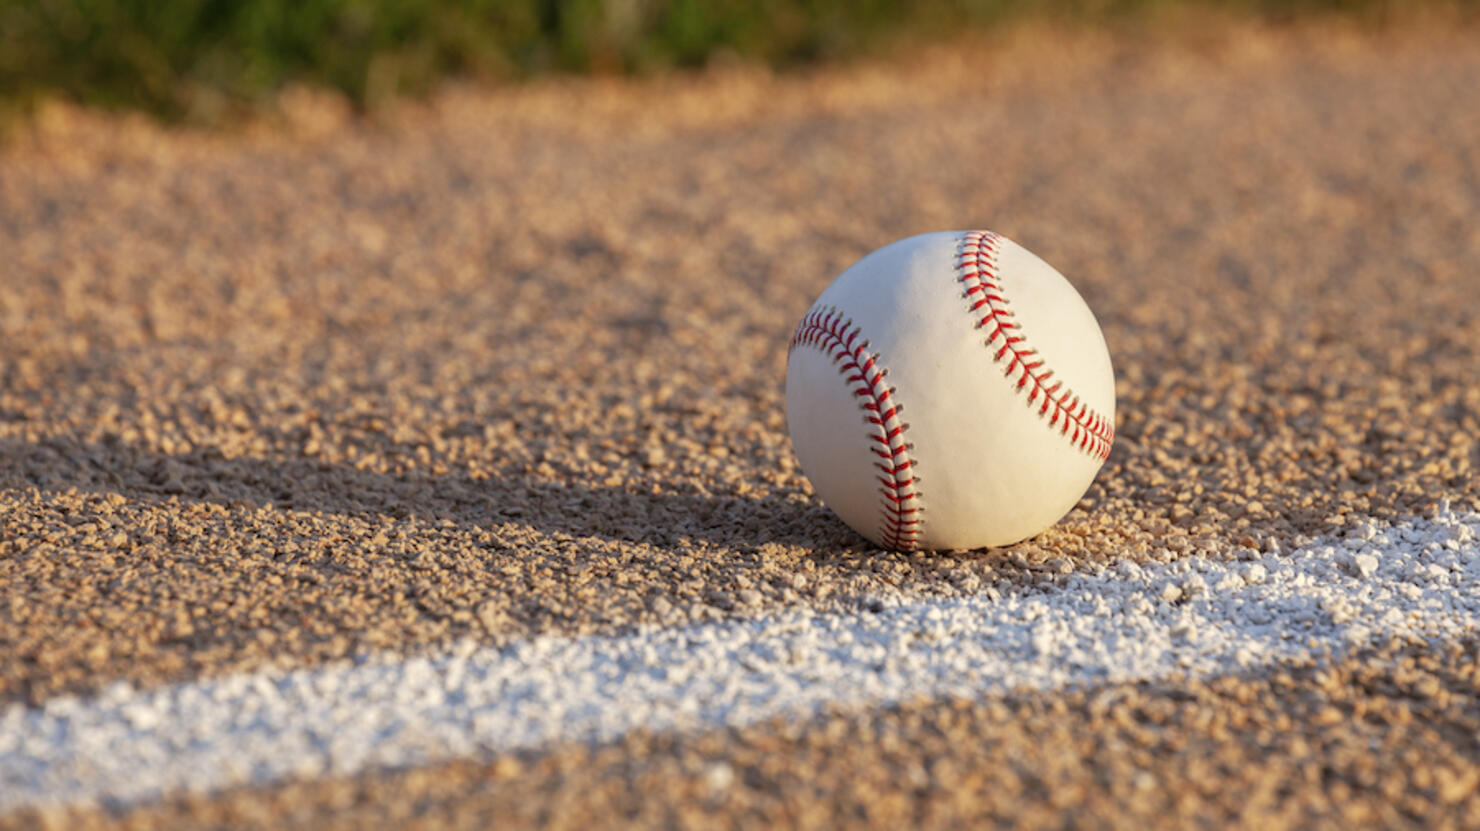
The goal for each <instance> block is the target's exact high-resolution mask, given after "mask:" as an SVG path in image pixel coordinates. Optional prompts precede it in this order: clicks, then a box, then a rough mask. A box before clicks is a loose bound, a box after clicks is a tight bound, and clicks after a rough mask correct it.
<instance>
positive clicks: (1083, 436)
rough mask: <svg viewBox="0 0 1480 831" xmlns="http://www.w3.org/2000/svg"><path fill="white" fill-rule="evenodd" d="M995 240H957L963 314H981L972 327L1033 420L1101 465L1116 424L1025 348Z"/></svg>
mask: <svg viewBox="0 0 1480 831" xmlns="http://www.w3.org/2000/svg"><path fill="white" fill-rule="evenodd" d="M1000 239H1001V237H1000V236H999V235H997V234H994V233H992V232H991V231H969V232H967V233H966V235H965V236H963V237H962V238H961V242H960V244H959V245H958V247H957V251H956V269H957V271H958V272H959V273H960V276H959V280H960V282H961V284H962V285H963V286H964V287H965V294H964V295H963V296H964V297H965V298H966V299H967V300H968V301H970V304H969V306H968V311H970V312H971V313H972V314H973V315H983V316H982V317H980V318H979V319H978V320H977V322H976V327H977V328H978V329H986V330H987V339H986V341H985V343H986V345H987V347H988V348H989V349H991V350H992V360H993V361H994V362H995V363H999V364H1000V363H1003V362H1004V361H1005V362H1006V368H1005V370H1004V374H1005V375H1006V377H1007V379H1008V381H1009V382H1015V384H1016V386H1015V389H1014V392H1024V391H1026V392H1027V394H1028V401H1027V403H1028V406H1029V407H1030V408H1031V407H1033V406H1034V405H1035V404H1036V405H1037V407H1038V416H1039V417H1040V418H1046V419H1047V420H1048V426H1049V427H1050V428H1051V429H1057V430H1058V432H1059V435H1062V436H1065V437H1067V438H1068V439H1069V441H1070V443H1072V444H1073V445H1074V446H1075V447H1077V448H1078V449H1080V450H1082V451H1083V452H1085V453H1087V454H1089V455H1090V456H1093V457H1094V458H1096V459H1099V460H1100V461H1102V462H1103V461H1105V460H1106V459H1108V458H1109V457H1110V446H1111V445H1112V444H1113V443H1114V441H1115V425H1114V424H1112V423H1110V420H1109V419H1107V418H1105V417H1104V416H1103V415H1101V414H1100V413H1098V412H1096V411H1095V410H1094V408H1092V407H1090V406H1089V405H1088V404H1086V403H1085V402H1084V401H1083V400H1081V399H1080V397H1079V395H1078V394H1077V393H1075V392H1074V391H1073V390H1072V389H1070V388H1069V386H1068V385H1067V384H1065V383H1064V382H1063V380H1062V379H1055V378H1054V377H1053V376H1054V371H1053V370H1052V369H1050V368H1048V367H1047V366H1046V365H1045V363H1044V359H1043V358H1042V357H1041V356H1039V354H1038V350H1036V349H1034V348H1032V347H1031V346H1029V345H1028V340H1027V336H1026V335H1025V334H1024V333H1023V330H1022V326H1021V324H1019V323H1018V322H1017V320H1016V319H1015V315H1014V314H1013V312H1012V310H1011V309H1010V308H1009V307H1010V306H1011V305H1012V303H1011V301H1010V300H1009V299H1008V297H1007V291H1006V290H1005V289H1004V288H1003V285H1002V284H1003V280H1002V275H1001V273H1000V272H999V271H998V270H997V243H998V241H999V240H1000ZM1040 402H1041V403H1040Z"/></svg>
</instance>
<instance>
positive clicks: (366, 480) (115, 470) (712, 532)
mask: <svg viewBox="0 0 1480 831" xmlns="http://www.w3.org/2000/svg"><path fill="white" fill-rule="evenodd" d="M0 458H4V459H8V460H10V463H9V464H8V465H7V467H8V470H0V486H5V485H6V484H12V485H22V486H23V485H31V486H34V487H37V488H40V489H41V490H44V491H54V492H55V491H66V490H68V489H71V488H76V489H78V490H81V491H88V492H94V493H117V494H120V495H122V496H124V497H125V498H127V499H130V500H137V501H142V502H149V503H165V502H168V501H169V500H171V499H177V500H178V501H180V502H182V503H187V504H188V503H191V502H208V503H215V504H219V505H224V506H228V507H240V506H250V507H262V506H266V505H272V506H274V507H276V508H279V509H283V510H289V511H321V512H324V513H327V514H338V515H346V516H359V517H365V518H372V519H373V518H384V517H389V518H394V519H406V518H408V517H412V516H415V517H417V518H419V519H421V520H423V521H425V520H436V521H443V520H450V521H452V522H454V523H456V524H457V525H459V526H464V527H468V528H478V529H487V528H492V527H495V526H502V525H506V524H515V525H521V526H525V527H527V528H529V529H531V530H534V531H537V532H540V533H544V534H562V535H568V536H570V537H576V538H580V537H594V538H600V539H604V540H614V541H622V542H632V543H649V544H652V545H656V546H672V545H676V544H680V543H682V542H684V541H686V540H687V541H704V542H708V543H712V544H714V545H719V546H727V547H743V548H752V549H753V548H754V547H756V546H760V545H763V544H767V543H777V544H782V545H793V546H801V547H805V548H809V549H814V550H817V552H818V554H820V555H823V556H824V557H826V558H828V559H832V557H830V556H828V555H829V554H833V555H836V554H842V553H844V552H843V551H842V550H841V549H851V550H857V549H860V548H865V547H867V543H866V542H865V541H863V540H862V538H860V537H858V536H856V535H854V534H853V533H852V532H851V531H849V530H848V529H847V528H846V527H845V526H843V525H842V523H841V522H839V521H838V520H837V519H836V518H835V517H834V516H833V515H832V514H831V513H830V512H829V511H828V510H827V509H826V508H824V507H823V506H822V505H821V504H819V503H818V502H817V501H816V500H815V499H809V498H807V497H805V496H803V495H801V494H780V493H769V494H761V495H756V496H750V495H744V496H742V495H739V494H733V493H728V494H727V493H705V492H700V491H699V490H698V489H696V488H694V487H693V486H688V487H687V488H684V486H682V485H680V486H678V487H677V488H675V489H673V490H669V491H666V492H662V493H645V492H641V491H640V490H638V489H637V488H623V487H607V486H602V485H595V484H590V483H585V482H579V481H571V482H565V483H551V482H548V481H540V480H536V479H534V478H533V477H529V476H527V475H525V474H524V473H523V472H522V471H515V470H504V471H501V472H499V473H496V474H494V475H493V476H490V477H488V478H477V479H475V478H472V477H470V476H467V475H465V474H460V473H448V474H441V475H432V474H427V473H422V472H415V471H413V472H401V473H380V472H375V471H367V470H360V469H358V468H356V467H355V466H353V465H351V464H333V463H327V462H320V461H314V460H310V459H302V458H288V457H284V458H276V459H273V458H257V457H236V458H226V457H225V456H223V455H222V454H221V453H220V452H219V451H217V450H215V449H214V448H210V447H206V448H201V449H197V450H192V451H190V452H187V453H181V454H165V453H160V452H158V451H154V450H149V449H144V448H140V447H137V446H131V445H127V444H123V443H117V442H115V443H111V444H98V443H88V442H78V441H72V440H68V439H49V440H45V441H43V442H39V443H25V442H16V441H0ZM7 479H8V480H10V482H9V483H7V482H6V480H7Z"/></svg>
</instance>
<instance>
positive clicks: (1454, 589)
mask: <svg viewBox="0 0 1480 831" xmlns="http://www.w3.org/2000/svg"><path fill="white" fill-rule="evenodd" d="M1477 537H1480V516H1477V515H1474V514H1465V515H1458V514H1452V513H1450V512H1449V510H1448V508H1447V507H1444V508H1441V510H1440V511H1439V513H1438V515H1437V516H1436V517H1435V518H1434V519H1432V520H1417V519H1416V520H1412V521H1409V522H1405V523H1402V524H1399V525H1396V526H1384V525H1377V524H1370V523H1369V524H1366V525H1362V526H1360V527H1358V528H1356V529H1355V530H1352V531H1349V532H1348V533H1347V534H1346V535H1344V536H1336V537H1330V538H1326V539H1321V540H1316V541H1313V542H1311V543H1309V544H1307V545H1305V546H1303V547H1301V548H1300V549H1299V550H1297V551H1295V552H1293V553H1290V554H1287V555H1277V554H1270V555H1262V556H1257V557H1256V556H1254V555H1253V554H1252V552H1245V556H1244V557H1243V558H1238V557H1231V558H1228V559H1204V558H1198V557H1188V558H1185V559H1182V560H1179V561H1177V562H1174V563H1170V564H1149V565H1148V564H1136V563H1130V562H1124V563H1119V564H1115V565H1111V566H1108V567H1104V568H1100V569H1097V570H1094V571H1087V572H1086V571H1081V572H1078V573H1072V574H1067V575H1062V576H1059V577H1057V578H1055V579H1054V580H1053V581H1052V583H1051V584H1049V585H1047V586H1037V587H1013V588H1007V589H998V588H989V589H987V590H985V591H984V593H983V594H980V595H978V596H974V597H970V598H966V599H952V600H929V601H916V600H904V599H899V598H879V599H878V603H877V604H874V606H875V608H880V609H881V611H878V612H876V613H858V614H849V615H840V614H820V613H814V612H808V611H793V612H788V613H785V614H780V615H775V616H769V617H763V618H758V619H754V620H743V621H733V622H727V623H723V624H716V625H705V626H696V627H689V628H682V629H658V630H652V631H643V632H639V633H637V634H633V635H627V636H618V637H579V638H564V637H540V638H534V639H531V640H528V641H524V642H521V643H518V644H516V645H514V646H512V647H509V648H506V649H490V648H477V647H474V646H472V645H467V646H465V647H463V648H460V649H457V650H454V651H452V652H451V653H448V654H443V655H440V656H437V657H432V658H410V659H403V658H396V657H390V656H381V657H370V658H365V659H362V660H360V661H358V662H355V663H351V664H338V665H332V666H326V667H321V668H317V669H311V670H301V671H296V672H280V671H263V672H258V673H253V674H247V675H239V676H233V677H226V678H220V679H216V680H210V681H201V682H194V683H188V684H179V685H173V686H166V687H161V688H158V689H150V690H136V689H134V688H132V687H130V686H129V685H127V684H123V683H119V684H115V685H113V686H112V687H109V688H108V689H107V690H106V691H104V692H103V693H102V694H100V695H98V696H97V697H94V698H90V699H78V698H73V697H59V698H54V699H51V700H49V701H48V702H46V704H45V706H43V707H41V708H35V709H33V708H27V707H24V706H21V705H13V706H10V707H8V708H7V709H4V710H0V812H9V811H13V810H15V809H18V808H22V807H26V806H32V807H47V806H62V805H67V804H90V803H99V802H101V803H103V804H108V805H127V804H132V803H136V802H140V801H147V800H151V799H155V798H158V797H160V796H162V795H166V794H169V793H172V792H178V791H181V790H216V789H220V788H223V787H228V786H234V785H243V784H268V783H272V782H277V781H281V780H284V779H287V778H291V777H295V776H304V777H317V776H324V775H338V776H343V775H350V774H355V773H359V772H361V771H365V770H368V769H375V768H385V767H403V766H409V765H418V764H426V763H433V762H439V761H448V760H452V759H460V758H487V757H489V756H491V755H494V754H498V753H504V752H508V751H511V750H518V749H528V748H540V747H544V746H547V745H550V744H552V743H555V742H561V741H572V740H575V741H597V742H600V741H608V740H612V739H616V738H618V737H620V736H622V735H623V734H625V733H627V732H628V731H631V730H633V729H635V728H645V729H649V730H655V731H668V730H693V729H704V728H711V727H716V726H722V725H724V726H732V727H738V726H743V725H747V724H754V723H756V722H758V721H761V720H764V719H769V718H773V717H778V716H789V717H800V718H804V717H807V716H809V715H811V714H813V713H815V712H817V710H818V708H820V707H821V706H823V705H826V704H833V705H839V706H842V707H862V706H876V705H884V704H889V703H893V702H897V701H899V700H901V699H905V698H910V697H914V696H929V697H942V696H968V697H973V698H975V697H980V696H982V695H986V694H992V693H1000V692H1005V691H1008V690H1012V689H1037V690H1055V689H1062V688H1066V687H1072V686H1085V685H1094V684H1100V683H1106V682H1117V681H1135V680H1148V679H1157V678H1166V677H1169V676H1174V675H1177V674H1180V673H1187V674H1190V675H1195V676H1209V675H1219V674H1228V673H1234V672H1240V671H1245V670H1249V669H1251V668H1257V667H1264V666H1268V665H1270V664H1273V663H1277V662H1282V661H1297V660H1309V659H1311V658H1320V657H1323V656H1331V657H1336V656H1340V655H1342V654H1344V653H1347V652H1349V651H1350V650H1352V649H1353V648H1356V647H1359V646H1362V645H1364V644H1366V643H1368V642H1370V641H1371V640H1372V639H1374V638H1388V637H1393V636H1400V637H1418V638H1431V639H1440V640H1443V639H1454V638H1459V637H1466V636H1472V635H1474V634H1475V633H1476V632H1477V630H1480V539H1477Z"/></svg>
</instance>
